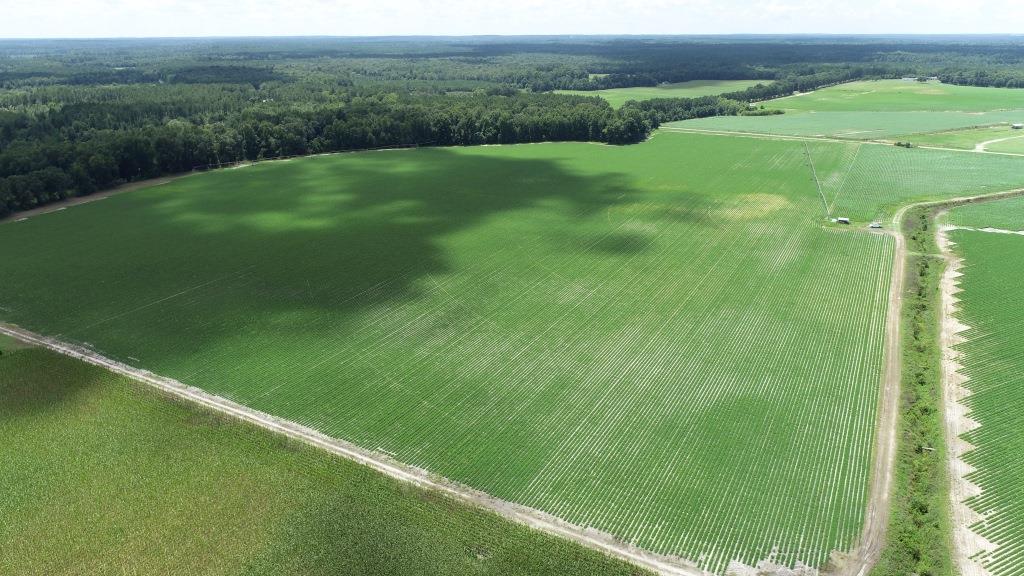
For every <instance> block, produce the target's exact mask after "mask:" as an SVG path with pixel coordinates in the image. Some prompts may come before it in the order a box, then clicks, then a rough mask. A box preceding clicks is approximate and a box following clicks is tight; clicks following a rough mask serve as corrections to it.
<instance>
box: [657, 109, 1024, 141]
mask: <svg viewBox="0 0 1024 576" xmlns="http://www.w3.org/2000/svg"><path fill="white" fill-rule="evenodd" d="M1022 119H1024V111H993V112H977V113H969V112H873V111H864V112H845V111H841V112H804V111H801V112H791V113H786V114H781V115H774V116H712V117H708V118H695V119H693V120H683V121H680V122H669V123H667V124H666V125H665V126H667V127H669V128H673V127H674V128H690V129H699V130H720V131H726V132H756V133H762V134H779V135H787V136H827V137H830V138H842V139H846V140H882V139H884V140H899V139H903V140H910V141H912V142H914V143H918V142H919V141H920V142H921V143H922V144H923V143H924V142H923V141H922V140H921V138H920V136H919V135H920V134H922V133H929V132H940V131H949V130H960V129H964V128H975V127H978V126H987V125H990V124H1000V123H1006V122H1016V121H1021V120H1022Z"/></svg>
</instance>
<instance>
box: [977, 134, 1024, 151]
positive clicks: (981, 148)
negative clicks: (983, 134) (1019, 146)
mask: <svg viewBox="0 0 1024 576" xmlns="http://www.w3.org/2000/svg"><path fill="white" fill-rule="evenodd" d="M1017 138H1024V134H1020V135H1018V136H1007V137H1006V138H996V139H994V140H986V141H984V142H978V143H977V144H975V145H974V151H975V152H986V150H985V148H988V145H989V144H997V143H999V142H1006V141H1007V140H1016V139H1017Z"/></svg>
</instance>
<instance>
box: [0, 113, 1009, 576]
mask: <svg viewBox="0 0 1024 576" xmlns="http://www.w3.org/2000/svg"><path fill="white" fill-rule="evenodd" d="M873 148H877V149H878V150H877V151H876V150H869V149H868V148H867V145H863V146H858V145H856V144H835V143H812V144H811V145H805V144H804V143H803V142H792V141H774V140H764V139H751V138H735V137H717V136H706V135H693V134H678V133H668V132H661V133H659V134H657V135H656V136H655V137H654V138H653V139H651V140H650V141H649V142H646V143H644V144H642V145H637V146H629V147H611V146H596V145H592V144H544V145H524V146H505V147H479V148H455V149H419V150H407V151H391V152H371V153H361V154H349V155H337V156H325V157H314V158H308V159H303V160H294V161H289V162H274V163H265V164H258V165H255V166H252V167H249V168H245V169H243V170H225V171H220V172H215V173H209V174H203V175H198V176H194V177H189V178H185V179H181V180H178V181H176V182H174V183H172V184H167V185H164V186H160V187H156V188H152V189H148V190H144V191H140V192H135V193H132V194H125V195H120V196H116V197H112V198H110V199H108V200H105V201H104V202H98V203H94V204H84V205H80V206H76V207H74V208H69V209H67V210H64V211H61V212H55V213H51V214H46V215H42V216H36V217H33V218H30V219H29V220H27V221H24V222H9V223H5V224H0V244H2V245H4V246H5V247H6V248H7V249H8V253H9V256H8V257H7V258H5V259H3V260H2V261H0V276H2V277H4V278H5V281H4V283H3V285H2V286H0V308H2V311H0V312H2V315H3V317H4V318H6V319H8V320H10V321H14V322H17V323H19V324H22V325H24V326H26V327H29V328H32V329H35V330H37V331H40V332H43V333H46V334H52V335H57V336H60V337H62V338H65V339H69V340H74V341H78V342H85V343H89V344H91V345H92V346H94V347H95V348H96V349H98V350H100V351H102V352H104V353H106V354H108V355H112V356H115V357H117V358H118V359H121V360H123V361H125V362H128V363H131V364H133V365H138V366H142V367H145V368H148V369H151V370H153V371H154V372H157V373H160V374H165V375H168V376H172V377H175V378H177V379H179V380H182V381H184V382H187V383H190V384H193V385H197V386H201V387H203V388H205V389H207V390H209V391H211V392H213V393H217V394H221V395H224V396H226V397H229V398H232V399H235V400H237V401H240V402H242V403H245V404H248V405H250V406H253V407H255V408H257V409H260V410H264V411H267V412H271V413H274V414H278V415H280V416H283V417H286V418H289V419H292V420H295V421H298V422H301V423H303V424H306V425H310V426H313V427H316V428H317V429H319V430H322V431H324V432H326V433H328V434H331V435H335V436H338V437H341V438H345V439H347V440H350V441H353V442H355V443H358V444H360V445H362V446H365V447H367V448H370V449H374V450H380V451H382V452H386V453H389V454H393V455H394V456H395V457H396V458H398V459H399V460H401V461H404V462H408V463H410V464H414V465H417V466H421V467H424V468H427V469H429V470H431V471H434V472H437V473H439V474H442V475H445V476H448V477H450V478H453V479H455V480H459V481H462V482H465V483H467V484H470V485H472V486H474V487H477V488H480V489H482V490H485V491H487V492H489V493H491V494H494V495H496V496H498V497H501V498H505V499H508V500H513V501H516V502H520V503H522V504H526V505H529V506H533V507H536V508H539V509H541V510H545V511H547V512H550V513H552V514H556V515H558V516H561V517H563V518H565V519H567V520H569V521H572V522H575V523H577V524H580V525H584V526H592V527H595V528H598V529H601V530H605V531H607V532H610V533H613V534H615V535H616V536H618V537H620V538H622V539H623V540H626V541H629V542H632V543H635V544H637V545H640V546H643V547H645V548H648V549H651V550H653V551H656V552H665V553H672V554H677V555H680V556H683V557H686V558H690V559H693V560H695V561H696V562H698V563H699V564H700V565H701V566H703V567H705V568H707V569H709V570H713V571H722V570H724V568H725V566H726V565H727V563H728V562H730V561H732V560H741V561H744V562H747V563H753V562H756V561H758V560H760V559H763V558H766V557H767V556H769V554H771V553H772V551H773V550H775V551H776V552H777V555H776V558H777V559H778V560H779V561H781V562H785V563H789V564H793V563H795V562H797V561H802V562H805V563H808V564H821V563H823V562H824V561H825V560H826V559H827V557H828V554H829V552H830V551H831V550H833V549H847V548H849V547H850V546H851V545H852V543H853V541H854V539H855V537H856V536H857V534H858V533H859V531H860V527H861V522H862V519H863V514H864V502H865V490H866V486H867V480H868V475H869V467H870V462H871V452H872V445H873V444H872V443H873V436H874V426H875V420H876V405H877V401H878V383H879V379H880V370H881V365H882V361H881V352H882V337H883V328H884V326H883V324H884V319H885V308H886V303H887V293H888V286H889V273H890V269H891V263H892V256H893V254H892V249H893V242H892V240H891V238H889V237H887V236H884V235H875V234H868V233H864V232H863V231H858V230H851V229H842V230H839V229H836V228H832V227H822V226H821V224H822V222H823V219H824V208H823V204H829V203H831V204H834V205H838V206H841V207H842V206H845V207H848V208H849V210H850V213H851V215H855V214H854V213H856V214H861V215H867V216H868V217H870V216H873V215H875V214H877V213H879V212H883V211H884V210H886V208H884V207H885V206H888V205H893V204H896V203H900V202H905V201H907V200H909V199H914V198H920V197H930V196H942V195H950V194H958V193H961V192H963V189H962V188H961V187H960V186H961V185H963V186H966V187H973V189H974V190H985V189H989V188H988V187H995V186H1001V185H1005V184H1007V183H1009V182H1019V181H1021V180H1024V172H1022V171H1021V170H1019V169H1014V168H1017V167H1019V166H1021V165H1022V164H1021V163H1020V162H1019V159H1016V158H1009V157H989V156H984V155H978V154H961V155H960V156H959V157H956V158H952V157H947V156H944V155H943V153H936V152H933V151H924V150H909V151H908V150H903V149H898V148H895V147H889V146H874V147H873ZM808 153H809V154H808ZM948 154H954V153H948ZM809 159H810V160H812V161H813V164H814V167H815V171H814V173H815V174H816V175H817V178H818V180H819V182H820V184H821V186H822V191H821V195H819V191H818V186H817V185H816V184H815V181H814V179H813V178H812V171H811V166H810V165H809V164H808V160H809ZM953 160H955V161H956V162H953ZM1014 161H1017V162H1016V163H1015V164H1009V163H1010V162H1014ZM1004 163H1006V164H1004ZM894 174H895V175H897V176H899V177H900V178H901V180H897V182H901V183H905V184H906V186H905V187H903V186H902V185H901V186H893V185H892V181H893V180H892V177H893V175H894ZM918 176H921V178H918ZM972 176H977V177H978V178H972ZM822 196H824V197H825V200H824V201H823V199H822ZM723 455H727V456H728V457H723Z"/></svg>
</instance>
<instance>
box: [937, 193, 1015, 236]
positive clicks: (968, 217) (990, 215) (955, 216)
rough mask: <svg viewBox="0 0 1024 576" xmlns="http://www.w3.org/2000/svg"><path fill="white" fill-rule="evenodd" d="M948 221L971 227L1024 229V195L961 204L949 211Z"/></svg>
mask: <svg viewBox="0 0 1024 576" xmlns="http://www.w3.org/2000/svg"><path fill="white" fill-rule="evenodd" d="M946 222H948V223H949V224H953V225H956V226H967V227H970V228H1001V229H1003V230H1017V231H1020V230H1024V197H1017V198H1009V199H1007V200H1000V201H998V202H981V203H977V204H968V205H966V206H960V207H958V208H956V209H955V210H950V211H949V213H948V214H947V215H946Z"/></svg>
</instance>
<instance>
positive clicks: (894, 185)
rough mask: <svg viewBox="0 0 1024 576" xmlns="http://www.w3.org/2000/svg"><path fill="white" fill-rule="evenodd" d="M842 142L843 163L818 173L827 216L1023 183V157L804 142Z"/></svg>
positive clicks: (880, 213)
mask: <svg viewBox="0 0 1024 576" xmlns="http://www.w3.org/2000/svg"><path fill="white" fill-rule="evenodd" d="M831 146H843V150H844V151H843V153H842V156H843V158H844V163H843V164H842V165H841V166H839V167H837V168H836V169H835V170H834V171H833V173H832V174H833V176H832V177H821V175H820V174H819V180H821V184H822V191H823V193H824V194H825V197H826V198H827V199H828V202H829V206H830V208H831V209H830V214H831V215H832V216H847V217H850V218H853V219H856V220H860V221H866V220H884V219H887V218H888V217H889V216H891V215H892V214H893V212H895V210H896V208H897V207H898V206H901V205H904V204H907V203H909V202H912V201H919V200H937V199H941V198H951V197H957V196H969V195H975V194H984V193H986V192H998V191H1002V190H1012V189H1015V188H1020V187H1022V186H1024V158H1017V157H1014V156H1000V155H995V154H975V153H973V152H955V151H946V150H925V149H920V148H911V149H905V148H899V147H897V146H887V145H881V144H834V143H817V142H812V143H810V144H809V147H810V150H811V156H812V158H815V163H816V166H817V164H818V163H819V162H820V161H819V160H818V159H817V156H818V155H817V153H816V150H819V149H825V150H828V149H829V147H831Z"/></svg>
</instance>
